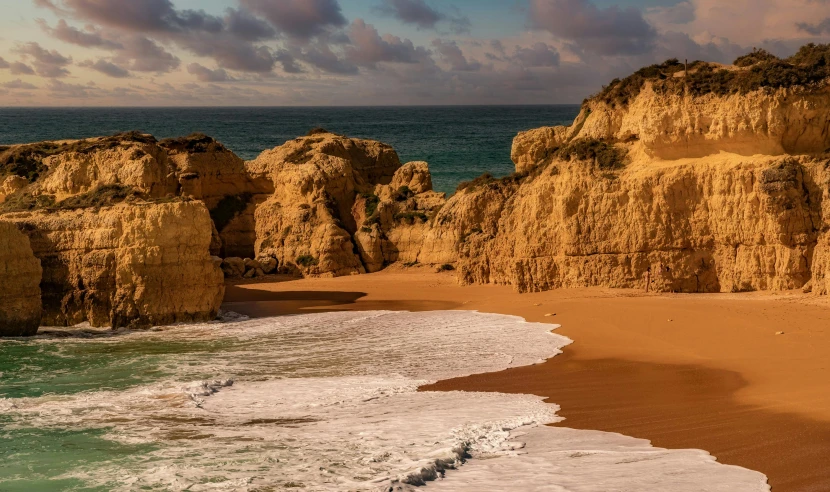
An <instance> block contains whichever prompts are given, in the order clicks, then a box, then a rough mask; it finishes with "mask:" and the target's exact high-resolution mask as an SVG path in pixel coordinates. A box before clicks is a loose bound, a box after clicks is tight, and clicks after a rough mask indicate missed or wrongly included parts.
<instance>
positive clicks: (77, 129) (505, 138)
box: [0, 105, 579, 193]
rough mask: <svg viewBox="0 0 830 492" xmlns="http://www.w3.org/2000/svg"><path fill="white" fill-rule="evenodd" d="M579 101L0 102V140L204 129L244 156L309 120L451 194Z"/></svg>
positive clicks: (493, 169)
mask: <svg viewBox="0 0 830 492" xmlns="http://www.w3.org/2000/svg"><path fill="white" fill-rule="evenodd" d="M578 112H579V106H577V105H557V106H461V107H454V106H442V107H386V108H383V107H372V108H186V109H180V108H77V109H65V108H61V109H57V108H56V109H41V108H38V109H32V108H24V109H20V108H0V144H11V143H22V142H36V141H40V140H48V139H64V138H85V137H93V136H99V135H111V134H113V133H117V132H121V131H128V130H141V131H145V132H149V133H152V134H153V135H155V136H156V137H158V138H167V137H176V136H182V135H188V134H190V133H193V132H202V133H206V134H208V135H211V136H213V137H215V138H217V139H218V140H220V141H221V142H223V143H224V144H225V145H227V146H228V147H230V148H231V149H232V150H233V151H234V152H236V153H237V154H239V156H240V157H242V158H243V159H253V158H254V157H256V156H257V155H258V154H259V153H260V152H262V151H263V150H265V149H269V148H273V147H276V146H277V145H281V144H282V143H284V142H285V141H286V140H290V139H292V138H295V137H297V136H299V135H304V134H306V133H307V132H308V130H310V129H312V128H315V127H323V128H326V129H328V130H330V131H333V132H336V133H341V134H345V135H348V136H352V137H361V138H368V139H373V140H380V141H382V142H385V143H388V144H390V145H392V146H394V147H395V149H396V150H397V151H398V153H399V154H400V156H401V160H402V161H403V162H408V161H427V162H429V164H430V168H431V170H432V174H433V182H434V185H435V189H436V190H438V191H444V192H447V193H450V192H452V191H454V190H455V187H456V186H457V185H458V183H459V182H461V181H465V180H469V179H472V178H475V177H477V176H480V175H481V174H482V173H484V172H489V173H492V174H493V175H496V176H504V175H507V174H510V173H511V172H513V169H514V168H513V163H512V162H511V161H510V147H511V143H512V140H513V137H514V136H515V135H516V134H517V133H518V132H520V131H524V130H529V129H532V128H538V127H540V126H553V125H569V124H571V123H572V122H573V120H574V118H575V117H576V115H577V113H578Z"/></svg>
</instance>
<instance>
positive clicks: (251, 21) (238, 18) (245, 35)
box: [225, 9, 277, 41]
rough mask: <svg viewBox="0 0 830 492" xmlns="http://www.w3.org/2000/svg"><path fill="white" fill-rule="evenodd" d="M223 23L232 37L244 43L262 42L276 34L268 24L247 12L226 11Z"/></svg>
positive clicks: (237, 10)
mask: <svg viewBox="0 0 830 492" xmlns="http://www.w3.org/2000/svg"><path fill="white" fill-rule="evenodd" d="M225 23H226V25H227V29H228V31H229V32H230V33H231V34H232V35H233V36H234V37H236V38H238V39H242V40H245V41H262V40H266V39H273V38H275V37H276V36H277V32H276V31H275V30H274V28H273V27H271V25H270V24H268V23H267V22H266V21H264V20H262V19H260V18H258V17H255V16H254V15H252V14H251V13H250V12H248V11H247V10H242V9H228V10H227V13H226V15H225Z"/></svg>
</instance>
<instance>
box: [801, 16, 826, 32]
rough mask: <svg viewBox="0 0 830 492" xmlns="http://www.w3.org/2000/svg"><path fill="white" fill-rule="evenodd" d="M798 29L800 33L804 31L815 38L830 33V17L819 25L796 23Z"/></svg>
mask: <svg viewBox="0 0 830 492" xmlns="http://www.w3.org/2000/svg"><path fill="white" fill-rule="evenodd" d="M796 26H798V29H799V30H800V31H804V32H806V33H807V34H812V35H813V36H821V35H822V34H828V33H830V17H828V18H826V19H824V20H823V21H821V22H819V23H818V24H808V23H806V22H798V23H796Z"/></svg>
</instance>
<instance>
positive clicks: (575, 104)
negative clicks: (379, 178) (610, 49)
mask: <svg viewBox="0 0 830 492" xmlns="http://www.w3.org/2000/svg"><path fill="white" fill-rule="evenodd" d="M581 105H582V103H551V104H535V103H530V104H400V105H379V104H373V105H343V106H340V105H336V106H324V105H309V106H295V105H291V106H229V105H221V106H0V111H2V110H4V109H304V108H320V109H355V108H361V109H364V108H370V109H374V108H377V109H382V108H495V107H515V108H520V107H555V106H581Z"/></svg>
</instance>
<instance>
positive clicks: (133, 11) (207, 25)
mask: <svg viewBox="0 0 830 492" xmlns="http://www.w3.org/2000/svg"><path fill="white" fill-rule="evenodd" d="M37 4H38V5H39V6H42V7H47V8H50V9H52V10H53V11H55V12H56V13H58V14H59V15H65V14H67V13H71V14H72V15H73V16H75V17H77V18H83V19H89V20H91V21H94V22H97V23H99V24H101V25H104V26H108V27H117V28H122V29H128V30H134V31H142V32H164V31H167V32H177V31H183V30H206V31H214V32H216V31H219V30H221V29H222V25H223V22H222V20H221V19H219V18H218V17H215V16H211V15H208V14H206V13H205V12H204V11H196V10H183V11H178V10H176V9H175V8H174V7H173V3H172V2H171V1H170V0H142V1H140V2H138V1H131V2H125V1H122V0H62V1H60V2H56V1H42V0H41V1H39V2H37Z"/></svg>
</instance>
